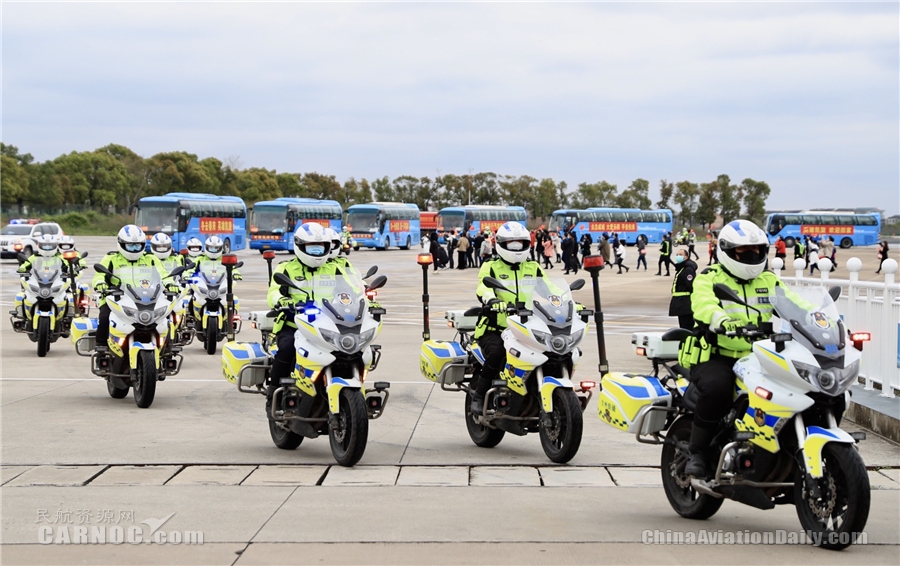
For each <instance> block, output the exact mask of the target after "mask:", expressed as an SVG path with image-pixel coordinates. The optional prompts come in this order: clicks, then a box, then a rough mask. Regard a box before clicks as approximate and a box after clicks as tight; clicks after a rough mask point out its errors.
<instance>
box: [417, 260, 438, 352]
mask: <svg viewBox="0 0 900 566" xmlns="http://www.w3.org/2000/svg"><path fill="white" fill-rule="evenodd" d="M416 263H418V264H419V265H421V266H422V318H423V321H422V322H423V324H424V327H423V329H422V340H431V329H430V328H429V323H428V267H429V266H430V265H431V264H432V263H434V257H432V255H431V254H429V253H423V254H419V255H418V257H417V258H416Z"/></svg>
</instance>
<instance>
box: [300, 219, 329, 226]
mask: <svg viewBox="0 0 900 566" xmlns="http://www.w3.org/2000/svg"><path fill="white" fill-rule="evenodd" d="M307 222H308V223H310V224H319V225H320V226H322V227H323V228H330V227H331V224H330V223H329V222H328V221H327V220H322V219H321V218H304V219H303V222H301V224H306V223H307Z"/></svg>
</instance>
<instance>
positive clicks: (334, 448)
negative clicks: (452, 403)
mask: <svg viewBox="0 0 900 566" xmlns="http://www.w3.org/2000/svg"><path fill="white" fill-rule="evenodd" d="M375 269H376V268H372V270H370V271H369V273H368V274H367V275H366V276H365V278H369V277H371V276H372V275H373V274H374V270H375ZM274 280H275V282H276V283H278V284H279V285H282V286H284V287H288V288H291V289H293V290H294V291H295V292H299V293H301V294H302V295H303V297H304V298H305V301H304V302H303V303H300V304H298V305H296V306H290V307H279V308H277V309H274V310H273V311H271V312H270V313H269V315H270V316H275V315H276V314H277V313H279V312H292V313H293V316H294V322H295V323H296V325H297V331H296V332H295V338H294V347H295V349H296V365H295V367H294V371H293V373H292V374H291V376H290V377H288V378H283V379H281V382H280V383H272V380H271V378H270V376H269V371H270V368H271V365H272V364H271V360H272V357H273V355H274V353H273V352H268V351H266V350H264V349H263V347H262V346H261V345H260V344H259V343H255V342H252V343H248V342H229V343H227V344H226V345H225V348H224V349H223V353H222V366H223V373H224V375H225V378H226V379H228V380H229V381H230V382H232V383H236V384H237V386H238V390H239V391H241V392H242V393H257V394H262V395H265V396H266V416H267V418H268V421H269V433H270V434H271V436H272V441H273V442H274V443H275V445H276V446H277V447H279V448H281V449H284V450H293V449H295V448H297V447H298V446H299V445H300V444H301V442H303V439H304V438H317V437H319V435H322V434H328V437H329V440H330V443H331V453H332V454H333V455H334V458H335V460H336V461H337V462H338V464H340V465H342V466H353V465H355V464H356V463H357V462H359V460H360V459H361V458H362V456H363V453H364V452H365V449H366V442H367V439H368V434H369V419H377V418H379V417H380V416H381V415H382V414H383V411H384V407H385V405H386V404H387V400H388V396H389V393H388V391H387V390H388V389H389V388H390V383H388V382H375V383H373V384H372V385H371V389H369V386H368V384H367V383H366V379H367V377H368V374H369V372H370V371H372V370H374V369H375V368H376V367H377V366H378V362H379V360H380V358H381V346H379V345H377V344H372V341H373V340H374V339H375V338H376V337H377V336H378V334H379V332H380V331H381V326H382V320H381V317H382V315H384V314H385V310H384V309H382V308H380V307H372V306H371V305H370V304H369V300H370V299H372V298H374V296H375V290H376V289H378V288H380V287H382V286H384V284H385V283H386V282H387V278H386V277H385V276H379V277H377V278H375V279H374V280H373V281H372V283H371V284H369V286H368V287H367V286H366V284H365V283H364V282H363V280H362V278H360V276H359V274H358V273H356V272H355V271H351V272H349V273H345V274H339V275H323V274H319V275H315V276H313V277H312V278H311V279H308V280H304V281H292V280H291V279H290V278H288V277H287V276H286V275H284V274H283V273H276V274H275V275H274ZM273 347H274V345H273Z"/></svg>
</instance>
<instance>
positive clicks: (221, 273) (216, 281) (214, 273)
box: [200, 261, 226, 287]
mask: <svg viewBox="0 0 900 566" xmlns="http://www.w3.org/2000/svg"><path fill="white" fill-rule="evenodd" d="M225 273H226V271H225V266H224V265H222V264H221V263H219V262H218V261H204V262H203V263H201V264H200V275H202V276H203V279H205V280H206V284H207V285H209V286H210V287H216V286H218V285H220V284H221V283H222V281H223V280H224V279H225Z"/></svg>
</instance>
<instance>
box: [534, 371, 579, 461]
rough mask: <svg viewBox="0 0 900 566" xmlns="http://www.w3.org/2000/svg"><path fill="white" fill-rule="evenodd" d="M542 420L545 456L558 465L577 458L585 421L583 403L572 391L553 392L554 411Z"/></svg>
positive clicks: (541, 433)
mask: <svg viewBox="0 0 900 566" xmlns="http://www.w3.org/2000/svg"><path fill="white" fill-rule="evenodd" d="M547 417H548V419H546V420H549V424H548V426H545V419H544V418H542V419H541V425H540V436H541V446H542V447H543V448H544V454H546V455H547V457H548V458H550V460H551V461H553V462H556V463H557V464H565V463H566V462H568V461H569V460H571V459H572V458H574V457H575V454H577V453H578V448H579V447H580V446H581V433H582V429H583V428H584V419H583V416H582V414H581V403H579V402H578V396H577V395H575V392H574V391H572V390H571V389H560V388H556V389H554V390H553V411H551V412H550V413H549V414H548V415H547Z"/></svg>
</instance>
